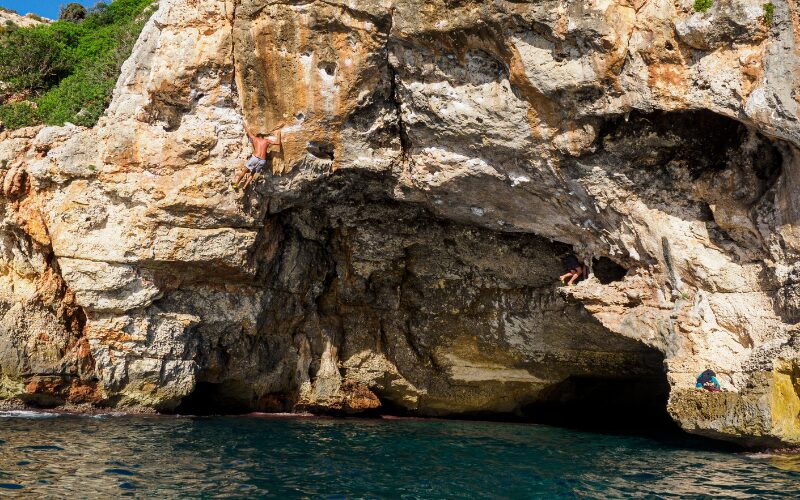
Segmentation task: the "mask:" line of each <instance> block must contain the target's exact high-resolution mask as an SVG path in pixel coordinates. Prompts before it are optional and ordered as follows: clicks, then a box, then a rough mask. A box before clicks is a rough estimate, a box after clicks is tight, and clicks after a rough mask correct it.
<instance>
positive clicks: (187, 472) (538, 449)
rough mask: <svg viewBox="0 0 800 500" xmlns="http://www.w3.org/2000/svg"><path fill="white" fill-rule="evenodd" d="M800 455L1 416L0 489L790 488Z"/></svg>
mask: <svg viewBox="0 0 800 500" xmlns="http://www.w3.org/2000/svg"><path fill="white" fill-rule="evenodd" d="M798 470H800V456H795V455H791V454H789V455H776V454H767V453H760V454H753V453H736V452H732V451H730V450H722V449H714V448H708V447H707V445H699V444H697V443H696V442H694V441H691V440H688V439H679V440H674V439H673V440H671V441H666V440H657V439H651V438H644V437H635V436H619V435H606V434H595V433H589V432H581V431H574V430H566V429H559V428H555V427H548V426H540V425H523V424H502V423H486V422H461V421H421V420H333V419H298V418H292V419H289V418H284V419H281V418H263V417H253V416H249V417H207V418H188V417H182V418H167V417H126V416H99V417H76V416H63V415H60V416H54V415H43V414H34V413H24V412H0V495H9V496H14V497H30V498H42V497H47V498H54V497H81V498H85V497H108V496H114V497H116V496H123V495H130V496H134V497H158V498H170V497H178V496H180V497H206V498H207V497H223V498H228V497H276V498H297V497H305V498H474V497H480V498H573V497H590V498H618V497H630V496H635V497H643V496H651V497H660V498H670V497H697V496H724V497H729V498H764V497H781V496H784V497H795V498H797V497H800V473H799V472H797V471H798Z"/></svg>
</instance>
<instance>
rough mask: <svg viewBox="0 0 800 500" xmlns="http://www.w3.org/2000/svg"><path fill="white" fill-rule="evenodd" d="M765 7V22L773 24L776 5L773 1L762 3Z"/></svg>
mask: <svg viewBox="0 0 800 500" xmlns="http://www.w3.org/2000/svg"><path fill="white" fill-rule="evenodd" d="M762 7H763V8H764V24H766V25H767V26H772V18H773V16H774V15H775V5H773V4H772V2H767V3H765V4H764V5H762Z"/></svg>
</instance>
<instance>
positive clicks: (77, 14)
mask: <svg viewBox="0 0 800 500" xmlns="http://www.w3.org/2000/svg"><path fill="white" fill-rule="evenodd" d="M84 19H86V7H84V6H83V5H81V4H79V3H75V2H72V3H69V4H67V6H66V7H64V6H62V7H61V12H60V13H59V14H58V20H59V21H72V22H78V21H83V20H84Z"/></svg>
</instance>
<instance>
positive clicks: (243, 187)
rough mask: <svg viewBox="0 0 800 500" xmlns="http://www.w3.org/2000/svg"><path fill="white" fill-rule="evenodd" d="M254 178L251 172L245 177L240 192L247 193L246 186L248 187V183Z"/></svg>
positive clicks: (254, 175)
mask: <svg viewBox="0 0 800 500" xmlns="http://www.w3.org/2000/svg"><path fill="white" fill-rule="evenodd" d="M255 177H256V174H255V173H253V172H250V175H248V176H247V180H246V181H244V186H242V191H247V186H249V185H250V183H251V182H253V179H255Z"/></svg>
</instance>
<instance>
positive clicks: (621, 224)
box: [0, 0, 800, 446]
mask: <svg viewBox="0 0 800 500" xmlns="http://www.w3.org/2000/svg"><path fill="white" fill-rule="evenodd" d="M637 5H638V4H637ZM760 8H761V7H760V4H759V3H758V2H754V1H750V0H746V1H740V2H738V3H737V2H734V4H730V5H728V4H724V5H723V4H720V5H719V6H717V5H716V3H715V5H714V6H712V8H711V10H710V11H709V13H707V14H700V13H694V12H693V11H691V9H690V8H689V7H687V6H684V5H682V4H674V3H669V2H647V3H644V4H642V5H639V6H638V7H636V8H634V7H633V6H631V5H628V4H627V3H624V2H614V1H612V2H606V3H602V4H600V3H597V4H577V3H568V4H563V2H560V3H559V2H554V1H545V2H538V3H535V4H531V3H526V2H481V1H477V0H465V1H460V2H450V1H447V2H446V1H444V0H436V1H424V2H423V1H421V0H403V1H392V2H390V1H388V0H360V1H356V2H341V1H338V0H325V1H321V0H320V1H309V2H288V1H286V2H280V1H279V2H271V1H270V2H267V1H265V0H227V1H225V2H218V1H211V0H192V1H189V0H164V1H161V2H160V3H159V9H158V11H157V12H156V13H155V14H154V15H153V17H152V19H150V21H149V22H148V23H147V25H146V26H145V28H144V30H143V31H142V34H141V36H140V39H139V40H138V42H137V44H136V47H135V48H134V51H133V54H132V56H131V58H130V59H129V60H128V61H127V62H126V63H125V64H124V66H123V68H122V74H121V75H120V78H119V81H118V84H117V87H116V89H115V91H114V98H113V101H112V103H111V105H110V107H109V109H108V110H107V112H106V114H105V116H104V117H102V118H101V120H100V122H99V123H98V124H97V126H95V127H94V128H92V129H85V128H81V127H75V126H72V125H66V126H64V127H31V128H26V129H20V130H15V131H4V132H2V135H0V139H1V140H2V142H0V161H2V165H3V172H2V178H3V190H2V198H0V207H2V208H1V209H0V281H1V282H2V284H3V285H2V287H0V399H2V400H3V401H5V402H7V404H12V405H32V406H44V407H55V406H65V407H76V406H79V407H86V406H91V407H94V408H122V409H128V410H131V411H163V412H182V413H201V414H202V413H212V412H231V413H235V412H247V411H252V410H261V411H311V412H320V413H333V414H375V413H380V412H392V413H404V414H411V415H420V416H466V417H481V418H483V417H487V416H491V417H502V418H525V419H534V420H545V421H554V422H565V418H567V417H568V416H575V415H578V416H580V417H579V418H578V420H579V421H578V422H571V423H579V424H593V423H597V421H603V420H604V419H610V420H613V419H615V418H619V417H620V416H623V415H629V416H631V418H632V419H633V420H634V421H636V420H639V421H641V420H643V419H644V420H646V421H648V422H654V421H656V419H666V420H671V421H674V422H675V423H677V424H678V425H679V426H680V427H681V428H683V429H684V430H686V431H688V432H692V433H697V434H701V435H705V436H708V437H712V438H715V439H722V440H729V441H735V442H738V443H740V444H743V445H746V446H786V445H797V444H798V443H800V419H799V418H798V413H799V412H800V380H799V377H800V368H798V359H800V356H798V347H797V346H798V342H797V327H796V324H797V321H798V318H800V312H799V311H800V295H799V294H798V293H797V282H798V281H800V266H798V249H799V248H800V237H799V235H798V233H797V229H796V228H797V227H798V226H797V225H798V223H797V218H798V215H799V214H800V199H799V198H798V195H797V193H798V192H800V190H799V189H798V183H800V170H799V169H800V167H799V166H798V162H797V158H798V156H797V146H798V144H800V127H799V126H798V110H797V102H796V100H795V99H794V97H793V96H794V91H795V88H794V87H795V80H796V79H795V78H794V76H795V72H796V71H797V69H798V58H797V55H796V54H795V50H796V39H797V35H796V28H795V27H794V25H793V24H792V22H791V19H790V18H789V14H788V11H789V10H788V7H787V6H786V4H781V3H776V4H775V13H774V18H773V23H772V27H769V28H768V27H766V26H764V25H762V24H761V23H763V20H761V19H760V18H753V16H751V13H752V12H754V10H753V9H756V10H758V9H760ZM759 12H760V11H759ZM706 16H713V18H714V22H707V21H708V19H710V17H706ZM280 122H283V123H284V127H283V130H282V134H283V144H282V147H280V148H273V149H272V150H271V153H270V156H269V158H268V163H269V166H270V168H269V169H268V170H269V172H268V173H267V175H265V177H264V178H263V179H262V180H260V181H257V182H256V183H255V184H253V185H252V187H251V188H250V189H248V190H247V191H246V192H244V193H243V192H241V191H235V190H233V189H230V187H229V185H230V180H231V178H232V177H233V176H234V174H235V172H236V171H237V170H238V169H239V168H241V165H242V164H243V163H244V162H245V161H246V160H247V158H248V157H249V154H250V150H249V146H248V143H247V139H246V136H245V134H244V129H243V124H244V123H246V124H247V125H248V126H249V127H250V128H251V129H252V130H253V132H255V133H264V134H266V133H268V132H270V131H271V130H272V129H274V128H275V127H276V126H278V125H279V123H280ZM571 255H575V256H577V258H578V259H580V260H581V261H583V262H585V263H586V264H587V266H588V267H589V269H590V270H591V274H590V276H589V278H588V279H585V280H582V281H580V282H578V283H577V284H576V285H574V286H571V287H562V286H560V284H559V283H558V276H559V275H561V274H563V273H564V272H565V271H566V269H565V268H564V266H565V264H564V262H565V259H566V258H567V257H568V256H571ZM708 368H711V369H713V370H714V371H715V372H716V373H717V378H718V379H719V380H720V382H721V383H722V386H723V388H724V389H726V391H725V392H721V393H713V394H712V393H707V392H704V391H702V390H696V389H695V388H694V385H695V377H696V376H697V375H698V374H699V373H700V372H702V371H704V370H705V369H708ZM3 404H6V403H3ZM590 416H591V417H590ZM590 418H591V421H590V420H589V419H590Z"/></svg>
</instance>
